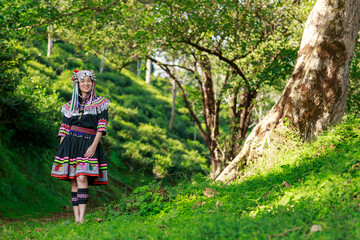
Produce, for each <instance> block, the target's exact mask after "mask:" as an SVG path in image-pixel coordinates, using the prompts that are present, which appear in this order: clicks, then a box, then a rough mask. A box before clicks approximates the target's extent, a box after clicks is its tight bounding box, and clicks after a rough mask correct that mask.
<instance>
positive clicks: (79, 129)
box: [70, 126, 96, 135]
mask: <svg viewBox="0 0 360 240" xmlns="http://www.w3.org/2000/svg"><path fill="white" fill-rule="evenodd" d="M70 130H71V131H74V132H81V133H87V134H92V135H96V130H94V129H91V128H83V127H78V126H71V129H70Z"/></svg>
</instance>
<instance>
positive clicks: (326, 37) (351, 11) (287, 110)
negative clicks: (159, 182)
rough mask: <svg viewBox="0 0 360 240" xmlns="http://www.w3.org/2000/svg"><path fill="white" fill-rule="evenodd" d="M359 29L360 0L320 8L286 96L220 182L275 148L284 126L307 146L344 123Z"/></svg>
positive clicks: (323, 2) (333, 1) (332, 1)
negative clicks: (274, 141) (273, 140)
mask: <svg viewBox="0 0 360 240" xmlns="http://www.w3.org/2000/svg"><path fill="white" fill-rule="evenodd" d="M359 23H360V0H347V1H346V0H318V1H317V2H316V4H315V6H314V9H313V10H312V11H311V13H310V15H309V17H308V20H307V22H306V26H305V30H304V33H303V38H302V42H301V46H300V50H299V52H298V57H297V60H296V64H295V67H294V70H293V74H292V76H291V77H290V79H289V81H288V83H287V85H286V87H285V89H284V91H283V94H282V96H281V97H280V99H279V101H278V102H277V103H276V104H275V105H274V107H273V108H272V109H271V110H270V111H269V113H268V114H267V115H266V117H265V118H264V119H263V120H262V121H261V122H260V123H259V124H258V125H257V126H256V127H255V128H254V129H253V130H252V132H251V134H250V135H249V137H248V138H247V139H246V142H245V144H244V147H243V148H242V150H241V152H240V153H239V154H238V155H237V157H236V158H235V159H234V160H233V161H232V162H231V164H229V165H228V166H227V167H226V169H225V170H224V171H223V172H222V173H221V174H220V176H219V177H218V178H217V180H220V181H226V180H232V179H234V178H235V177H236V175H237V173H238V169H239V168H242V167H243V166H245V165H246V164H247V163H248V162H249V161H251V160H254V159H256V157H257V156H258V154H261V151H262V149H263V145H264V143H265V142H267V143H270V144H271V137H272V132H273V131H274V130H276V129H281V128H282V127H284V121H289V122H290V124H291V125H292V126H293V127H295V128H296V129H297V130H298V131H299V134H300V135H301V136H302V137H303V139H305V140H307V141H309V140H313V139H314V138H315V137H316V135H317V134H318V133H319V132H321V131H322V130H324V129H326V127H327V126H331V125H334V124H337V123H339V122H340V121H341V118H342V116H343V113H344V110H345V105H346V99H347V95H348V85H349V67H350V63H351V59H352V54H353V51H354V47H355V43H356V37H357V34H358V31H359V26H360V24H359Z"/></svg>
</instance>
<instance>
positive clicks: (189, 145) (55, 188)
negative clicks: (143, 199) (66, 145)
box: [0, 41, 208, 218]
mask: <svg viewBox="0 0 360 240" xmlns="http://www.w3.org/2000/svg"><path fill="white" fill-rule="evenodd" d="M46 47H47V45H46V42H45V41H35V42H33V44H32V47H31V48H29V49H28V50H27V54H29V56H31V60H29V61H28V62H27V63H26V64H25V65H24V66H23V67H21V68H15V69H12V73H13V74H14V76H15V77H14V78H16V79H17V80H16V81H15V80H14V82H15V83H16V84H14V85H15V86H14V90H13V91H11V92H10V93H8V96H6V97H7V98H2V99H1V100H2V102H1V103H2V104H3V105H2V106H5V107H3V110H2V111H3V112H2V116H3V118H5V119H6V118H7V120H4V121H1V122H0V133H1V136H0V159H1V164H2V166H1V168H0V176H1V178H2V181H1V183H0V206H1V207H0V216H1V217H2V218H17V217H21V218H24V217H26V216H27V214H29V215H30V216H33V215H36V214H40V215H41V214H44V213H46V212H54V211H61V209H66V208H67V206H70V205H71V202H70V197H69V196H68V195H69V194H68V192H69V190H68V188H69V184H68V183H64V182H61V181H59V180H58V179H55V178H52V177H50V171H51V165H52V161H53V158H54V154H55V152H56V149H57V147H58V144H59V143H58V139H57V137H56V135H57V131H58V129H59V125H60V120H61V113H60V109H61V106H62V105H63V104H64V103H65V102H66V101H68V100H70V98H71V91H72V85H71V74H72V70H74V69H93V70H95V73H96V74H97V82H96V84H97V94H98V95H99V96H105V97H107V98H109V99H110V101H111V106H110V112H109V117H110V124H109V134H108V135H107V136H106V137H104V138H103V139H102V142H103V146H104V150H105V152H106V155H107V158H108V162H109V168H110V173H109V177H110V182H111V184H109V185H108V186H105V187H101V188H96V187H95V188H91V189H90V191H91V195H92V201H91V205H92V206H93V207H94V206H99V205H102V203H104V202H109V201H112V200H116V199H119V198H122V197H123V196H124V195H126V194H128V193H129V192H131V191H132V190H133V189H134V188H135V187H137V186H139V185H143V184H145V183H148V182H150V181H151V180H152V179H154V178H162V179H164V181H167V182H168V184H172V183H176V182H177V179H178V178H179V176H181V177H183V176H188V177H190V176H191V175H193V174H195V173H203V174H206V173H207V171H208V166H207V164H206V161H207V160H206V157H207V150H206V148H205V147H204V145H203V144H202V143H200V142H198V141H192V140H191V139H192V137H193V131H194V130H193V124H192V122H191V121H190V119H189V117H188V116H187V115H186V114H184V113H186V111H184V108H181V105H180V107H179V108H178V109H177V113H176V117H175V122H174V127H173V129H172V131H168V130H167V128H168V124H169V119H170V112H171V94H170V91H169V87H170V86H169V85H170V84H169V83H168V82H167V81H166V80H164V79H160V78H157V79H153V83H152V84H151V85H149V84H146V83H145V81H144V79H143V78H142V77H143V76H144V73H142V75H141V76H140V77H137V76H136V74H134V73H132V69H131V67H132V66H130V67H129V68H128V69H124V70H123V71H122V72H121V73H119V72H118V71H116V70H113V66H112V65H110V64H108V65H106V67H105V69H104V72H103V73H102V74H99V72H98V71H97V69H98V66H99V65H100V59H99V58H97V57H96V56H88V54H87V53H86V52H82V51H79V50H77V49H76V48H75V47H73V46H72V45H70V44H67V43H65V42H61V41H58V42H56V44H55V46H54V48H53V53H52V55H51V57H49V58H47V57H45V56H46ZM8 91H10V90H8ZM3 97H4V96H3ZM29 200H30V201H29ZM20 206H21V207H20Z"/></svg>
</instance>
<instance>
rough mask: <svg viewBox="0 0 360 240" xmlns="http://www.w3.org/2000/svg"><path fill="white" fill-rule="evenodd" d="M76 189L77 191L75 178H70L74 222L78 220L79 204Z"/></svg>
mask: <svg viewBox="0 0 360 240" xmlns="http://www.w3.org/2000/svg"><path fill="white" fill-rule="evenodd" d="M77 191H78V185H77V182H76V180H75V179H72V180H71V201H72V203H73V210H74V216H75V222H79V221H80V212H79V205H78V201H77Z"/></svg>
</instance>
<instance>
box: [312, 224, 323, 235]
mask: <svg viewBox="0 0 360 240" xmlns="http://www.w3.org/2000/svg"><path fill="white" fill-rule="evenodd" d="M321 231H322V226H321V225H313V226H312V227H311V229H310V232H312V233H313V232H321Z"/></svg>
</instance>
